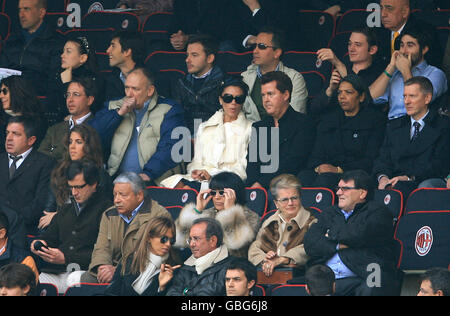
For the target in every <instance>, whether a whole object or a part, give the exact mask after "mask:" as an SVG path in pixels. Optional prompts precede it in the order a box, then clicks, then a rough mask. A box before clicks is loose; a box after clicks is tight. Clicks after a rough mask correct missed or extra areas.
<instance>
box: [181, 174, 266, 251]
mask: <svg viewBox="0 0 450 316" xmlns="http://www.w3.org/2000/svg"><path fill="white" fill-rule="evenodd" d="M211 200H212V202H213V207H210V208H208V204H210V202H211ZM245 201H246V196H245V186H244V182H243V181H242V180H241V178H240V177H239V176H237V175H236V174H233V173H231V172H222V173H220V174H218V175H215V176H214V177H212V179H211V182H210V184H209V189H208V190H203V191H201V192H200V193H199V194H198V196H197V205H194V204H188V205H186V206H185V207H184V208H183V210H182V211H181V212H180V215H179V217H178V219H177V220H176V222H175V224H176V227H177V242H176V244H175V246H176V247H179V248H185V247H186V239H187V238H188V237H189V229H190V228H191V226H192V223H193V222H194V221H195V220H196V219H198V218H203V217H210V218H215V219H216V220H217V221H218V222H219V223H220V224H221V225H222V228H223V231H224V244H225V246H227V248H228V251H229V252H230V254H231V255H233V256H235V257H245V258H246V257H247V253H248V247H249V246H250V244H251V243H252V242H253V241H254V240H255V237H256V234H257V232H258V229H259V216H258V214H256V213H255V212H253V211H252V210H250V209H248V208H247V207H246V206H245Z"/></svg>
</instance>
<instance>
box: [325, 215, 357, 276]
mask: <svg viewBox="0 0 450 316" xmlns="http://www.w3.org/2000/svg"><path fill="white" fill-rule="evenodd" d="M341 212H342V214H344V217H345V221H347V219H348V218H349V217H350V215H352V214H353V211H351V212H348V213H347V212H345V211H343V210H341ZM336 250H339V244H338V245H337V246H336ZM327 266H329V267H330V269H331V270H333V272H334V275H335V277H336V279H343V278H349V277H354V276H356V274H354V273H353V272H352V270H350V269H349V268H348V267H347V266H346V265H345V264H344V262H342V260H341V257H339V253H338V252H336V254H335V255H334V256H333V257H332V258H331V259H330V260H328V262H327Z"/></svg>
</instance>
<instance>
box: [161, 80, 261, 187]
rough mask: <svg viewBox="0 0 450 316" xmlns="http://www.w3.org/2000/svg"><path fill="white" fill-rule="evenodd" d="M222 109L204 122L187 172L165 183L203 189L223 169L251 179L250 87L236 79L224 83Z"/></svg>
mask: <svg viewBox="0 0 450 316" xmlns="http://www.w3.org/2000/svg"><path fill="white" fill-rule="evenodd" d="M219 92H220V93H219V95H220V97H219V102H220V104H221V106H222V109H221V110H219V111H217V112H216V113H215V114H214V115H213V116H212V117H211V118H210V119H209V120H208V121H207V122H204V123H202V124H201V125H200V127H199V129H198V132H197V136H196V140H195V142H194V144H195V148H194V159H193V160H192V162H191V163H190V164H188V166H187V174H186V175H179V174H178V175H173V176H171V177H169V178H167V179H165V180H164V181H162V182H161V185H162V186H164V187H169V188H185V187H191V188H194V189H196V190H197V191H200V189H201V183H202V182H203V181H209V180H211V177H212V176H214V175H216V174H219V173H220V172H223V171H230V172H234V173H236V174H237V175H238V176H239V177H240V178H241V179H242V180H245V179H246V178H247V174H246V173H245V169H246V167H247V159H246V157H247V150H248V144H249V143H250V136H251V132H252V130H251V127H252V123H251V122H250V121H249V120H247V119H246V118H245V115H244V113H243V111H242V106H243V102H244V100H245V98H246V96H247V95H248V87H247V85H246V84H245V83H243V82H242V81H238V80H236V81H235V82H230V83H227V84H224V85H223V86H222V87H221V88H220V91H219Z"/></svg>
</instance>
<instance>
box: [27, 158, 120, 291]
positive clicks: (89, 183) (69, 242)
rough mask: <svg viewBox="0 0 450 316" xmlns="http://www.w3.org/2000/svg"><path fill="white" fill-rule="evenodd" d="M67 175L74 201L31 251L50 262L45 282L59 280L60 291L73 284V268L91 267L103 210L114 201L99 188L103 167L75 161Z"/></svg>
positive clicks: (44, 278) (42, 279)
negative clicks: (39, 246)
mask: <svg viewBox="0 0 450 316" xmlns="http://www.w3.org/2000/svg"><path fill="white" fill-rule="evenodd" d="M67 175H68V182H67V183H68V185H69V187H70V188H71V190H72V196H71V203H70V204H66V205H65V206H64V207H63V208H62V209H61V210H60V211H59V212H58V214H57V215H55V217H54V218H53V220H52V222H51V224H50V226H49V228H48V230H47V231H45V232H44V233H43V234H42V235H41V236H40V237H39V238H38V239H37V240H35V241H33V242H32V244H31V251H32V252H33V253H34V254H35V255H37V256H39V257H40V258H42V259H43V260H44V261H45V262H47V263H49V265H45V266H43V267H42V269H41V271H42V272H43V273H41V275H40V280H41V282H44V283H53V284H55V283H56V285H57V287H58V289H59V291H60V293H64V292H65V290H66V289H67V287H68V286H69V285H70V284H67V283H68V282H67V279H68V276H69V274H70V272H72V269H74V268H75V269H76V270H77V271H80V270H87V269H88V267H89V263H90V261H91V255H92V251H93V249H94V244H95V242H96V240H97V236H98V231H99V227H100V220H101V217H102V214H103V212H104V211H105V210H106V209H108V208H109V207H111V206H112V204H113V203H112V202H111V197H109V196H105V195H104V194H100V193H98V192H96V190H97V185H98V183H99V170H98V169H97V167H95V165H93V164H92V163H89V162H85V163H83V162H80V161H74V162H72V163H71V165H70V166H69V169H68V172H67ZM38 241H40V242H42V243H43V244H44V247H42V248H41V249H40V250H36V249H35V246H36V244H37V242H38ZM75 283H77V282H75Z"/></svg>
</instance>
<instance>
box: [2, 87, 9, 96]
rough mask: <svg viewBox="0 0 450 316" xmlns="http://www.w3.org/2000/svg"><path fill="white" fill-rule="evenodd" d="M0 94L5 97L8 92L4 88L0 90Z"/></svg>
mask: <svg viewBox="0 0 450 316" xmlns="http://www.w3.org/2000/svg"><path fill="white" fill-rule="evenodd" d="M0 92H1V93H3V94H4V95H7V94H8V93H9V90H8V89H6V88H3V89H0Z"/></svg>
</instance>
